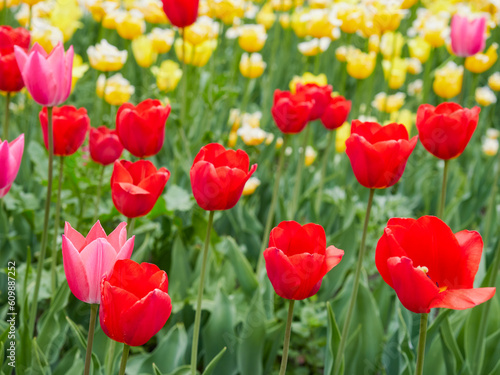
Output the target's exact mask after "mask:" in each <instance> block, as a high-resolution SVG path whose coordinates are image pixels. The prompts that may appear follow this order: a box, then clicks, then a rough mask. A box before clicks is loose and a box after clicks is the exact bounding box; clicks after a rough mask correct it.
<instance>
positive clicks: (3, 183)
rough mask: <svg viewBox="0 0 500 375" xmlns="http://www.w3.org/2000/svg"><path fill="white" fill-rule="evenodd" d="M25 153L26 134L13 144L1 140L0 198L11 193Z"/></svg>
mask: <svg viewBox="0 0 500 375" xmlns="http://www.w3.org/2000/svg"><path fill="white" fill-rule="evenodd" d="M23 151H24V134H21V135H20V136H19V137H17V138H16V139H14V140H13V141H12V142H10V143H9V142H7V141H3V142H2V140H0V198H3V197H5V195H6V194H7V193H8V192H9V190H10V187H11V186H12V183H13V182H14V180H15V179H16V176H17V172H19V167H20V165H21V159H22V158H23Z"/></svg>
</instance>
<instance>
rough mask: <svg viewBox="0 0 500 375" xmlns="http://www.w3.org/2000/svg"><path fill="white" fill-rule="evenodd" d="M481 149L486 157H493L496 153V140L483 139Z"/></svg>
mask: <svg viewBox="0 0 500 375" xmlns="http://www.w3.org/2000/svg"><path fill="white" fill-rule="evenodd" d="M482 149H483V153H484V154H485V155H486V156H495V155H496V154H497V152H498V139H491V138H483V144H482Z"/></svg>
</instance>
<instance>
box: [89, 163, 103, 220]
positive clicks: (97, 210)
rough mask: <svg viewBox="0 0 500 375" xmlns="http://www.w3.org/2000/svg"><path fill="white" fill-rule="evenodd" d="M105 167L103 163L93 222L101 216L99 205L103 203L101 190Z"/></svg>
mask: <svg viewBox="0 0 500 375" xmlns="http://www.w3.org/2000/svg"><path fill="white" fill-rule="evenodd" d="M104 168H105V166H104V165H103V166H102V167H101V175H100V176H99V185H97V194H96V198H95V210H94V219H93V220H92V223H95V222H96V221H97V219H98V218H99V205H100V204H101V191H102V181H103V179H104Z"/></svg>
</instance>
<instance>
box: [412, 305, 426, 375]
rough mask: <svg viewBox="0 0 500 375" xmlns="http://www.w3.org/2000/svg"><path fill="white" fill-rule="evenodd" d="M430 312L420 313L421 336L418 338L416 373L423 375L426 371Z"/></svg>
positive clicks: (416, 374)
mask: <svg viewBox="0 0 500 375" xmlns="http://www.w3.org/2000/svg"><path fill="white" fill-rule="evenodd" d="M428 318H429V314H420V336H419V338H418V351H417V366H416V368H415V375H422V374H423V372H424V356H425V339H426V337H427V319H428Z"/></svg>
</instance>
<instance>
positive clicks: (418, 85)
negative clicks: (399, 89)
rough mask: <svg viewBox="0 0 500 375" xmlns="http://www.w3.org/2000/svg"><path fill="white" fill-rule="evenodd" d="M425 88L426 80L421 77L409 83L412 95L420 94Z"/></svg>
mask: <svg viewBox="0 0 500 375" xmlns="http://www.w3.org/2000/svg"><path fill="white" fill-rule="evenodd" d="M423 89H424V82H423V81H422V80H421V79H417V80H415V81H413V82H410V83H409V84H408V94H409V95H410V96H415V95H420V93H421V92H422V90H423Z"/></svg>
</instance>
